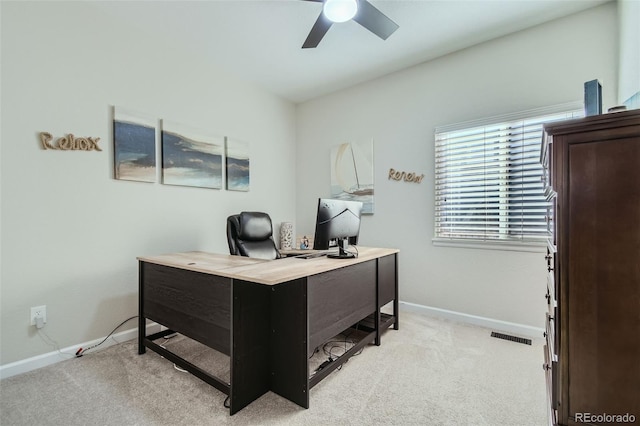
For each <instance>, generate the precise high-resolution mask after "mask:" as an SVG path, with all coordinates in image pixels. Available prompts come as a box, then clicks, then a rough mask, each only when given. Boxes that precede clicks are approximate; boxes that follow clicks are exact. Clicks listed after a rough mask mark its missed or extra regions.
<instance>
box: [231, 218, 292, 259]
mask: <svg viewBox="0 0 640 426" xmlns="http://www.w3.org/2000/svg"><path fill="white" fill-rule="evenodd" d="M272 235H273V226H272V225H271V218H270V217H269V215H268V214H266V213H262V212H242V213H240V214H236V215H232V216H229V217H228V218H227V242H228V243H229V253H231V254H232V255H238V256H247V257H255V258H259V259H279V258H280V252H279V251H278V248H277V247H276V243H275V242H274V241H273V237H272Z"/></svg>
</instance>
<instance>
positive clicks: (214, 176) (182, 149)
mask: <svg viewBox="0 0 640 426" xmlns="http://www.w3.org/2000/svg"><path fill="white" fill-rule="evenodd" d="M223 155H224V138H223V137H221V136H216V135H213V134H211V133H209V132H207V131H204V130H199V129H195V128H192V127H188V126H185V125H182V124H178V123H174V122H171V121H167V120H162V183H163V184H166V185H181V186H195V187H199V188H213V189H221V188H222V157H223Z"/></svg>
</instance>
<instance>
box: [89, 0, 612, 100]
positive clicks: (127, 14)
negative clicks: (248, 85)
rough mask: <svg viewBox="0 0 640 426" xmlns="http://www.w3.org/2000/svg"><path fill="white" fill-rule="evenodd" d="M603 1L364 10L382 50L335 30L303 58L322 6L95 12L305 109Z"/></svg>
mask: <svg viewBox="0 0 640 426" xmlns="http://www.w3.org/2000/svg"><path fill="white" fill-rule="evenodd" d="M606 1H608V0H589V1H587V0H493V1H490V0H464V1H463V0H370V3H371V4H373V5H374V6H375V7H376V8H378V9H379V10H380V11H381V12H383V13H384V14H385V15H387V16H388V17H390V18H391V19H392V20H394V21H395V22H396V23H397V24H398V25H399V26H400V28H399V29H398V30H397V31H396V32H395V33H394V34H392V35H391V37H389V38H388V39H387V40H386V41H384V40H382V39H380V38H378V37H377V36H375V35H374V34H372V33H371V32H369V31H368V30H366V29H365V28H363V27H362V26H360V25H359V24H357V23H356V22H354V21H349V22H346V23H342V24H334V25H333V26H332V27H331V28H330V29H329V31H328V33H327V34H326V35H325V37H324V39H323V40H322V42H321V43H320V45H319V46H318V47H317V48H315V49H304V50H303V49H301V46H302V43H303V42H304V40H305V38H306V37H307V34H308V33H309V30H310V29H311V27H312V26H313V24H314V22H315V21H316V19H317V17H318V15H319V14H320V13H321V10H322V5H321V4H320V3H315V2H310V1H302V0H209V1H197V2H194V1H163V2H158V1H156V2H127V3H124V2H106V3H105V4H102V5H101V6H98V7H102V8H105V11H108V13H116V14H118V15H119V19H122V20H125V21H129V22H130V23H132V24H133V23H135V25H136V26H137V27H138V28H140V29H141V30H142V31H145V32H152V33H153V36H154V37H155V38H156V39H157V40H158V41H159V42H166V43H167V44H172V43H177V45H178V46H179V48H183V49H193V51H194V52H195V53H197V54H199V55H203V57H204V58H205V59H206V60H208V61H210V62H211V63H212V64H214V65H215V66H216V67H218V68H222V69H225V70H227V71H228V72H230V73H232V74H235V75H237V76H238V77H239V78H241V79H243V80H247V81H251V82H254V83H255V84H256V85H258V86H260V87H262V88H264V89H266V90H268V91H270V92H273V93H275V94H277V95H279V96H281V97H283V98H286V99H289V100H291V101H293V102H303V101H306V100H309V99H312V98H314V97H317V96H321V95H323V94H327V93H330V92H332V91H335V90H339V89H342V88H345V87H348V86H352V85H354V84H357V83H360V82H363V81H367V80H370V79H373V78H376V77H380V76H382V75H385V74H388V73H390V72H393V71H397V70H400V69H403V68H406V67H409V66H412V65H416V64H419V63H421V62H425V61H427V60H430V59H433V58H436V57H439V56H442V55H445V54H447V53H451V52H453V51H456V50H460V49H463V48H466V47H469V46H472V45H474V44H477V43H481V42H484V41H487V40H490V39H493V38H496V37H500V36H504V35H506V34H509V33H512V32H515V31H519V30H522V29H525V28H528V27H531V26H534V25H538V24H541V23H543V22H546V21H550V20H553V19H556V18H559V17H562V16H566V15H569V14H572V13H575V12H577V11H580V10H584V9H588V8H590V7H594V6H596V5H599V4H602V3H605V2H606ZM92 4H93V5H94V6H96V3H92ZM174 46H176V45H175V44H174Z"/></svg>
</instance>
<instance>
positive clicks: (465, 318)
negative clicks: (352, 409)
mask: <svg viewBox="0 0 640 426" xmlns="http://www.w3.org/2000/svg"><path fill="white" fill-rule="evenodd" d="M399 303H400V309H401V310H406V311H411V312H417V313H421V314H424V315H428V316H431V317H436V318H444V319H448V320H452V321H456V322H462V323H466V324H473V325H478V326H481V327H485V328H489V329H492V330H495V331H502V332H508V333H511V334H514V335H517V336H525V337H532V338H542V333H543V332H544V330H543V329H542V328H538V327H532V326H529V325H523V324H517V323H513V322H507V321H501V320H496V319H492V318H485V317H479V316H476V315H470V314H465V313H462V312H455V311H449V310H447V309H440V308H434V307H431V306H424V305H418V304H415V303H409V302H403V301H400V302H399ZM400 322H402V319H401V320H400ZM160 330H161V326H160V325H159V324H156V323H151V324H147V335H149V334H153V333H157V332H159V331H160ZM137 337H138V328H137V327H136V328H132V329H130V330H125V331H122V332H120V333H116V334H114V335H113V336H111V338H110V339H107V340H106V341H105V342H104V343H103V344H102V345H100V346H99V347H98V348H96V349H95V350H102V349H106V348H108V347H109V346H113V345H116V344H118V343H121V342H124V341H127V340H132V339H135V338H137ZM103 339H104V337H103V338H101V339H96V340H93V341H90V342H85V343H79V344H77V345H72V346H69V347H66V348H64V349H60V351H59V352H58V351H53V352H49V353H46V354H42V355H38V356H34V357H32V358H27V359H24V360H21V361H16V362H12V363H10V364H6V365H1V366H0V380H1V379H6V378H8V377H11V376H15V375H17V374H22V373H26V372H28V371H32V370H36V369H38V368H42V367H46V366H47V365H52V364H55V363H58V362H60V361H64V360H66V359H71V358H73V357H74V356H75V353H76V351H77V350H78V348H86V347H89V346H92V345H95V344H97V343H100V342H101V341H102V340H103Z"/></svg>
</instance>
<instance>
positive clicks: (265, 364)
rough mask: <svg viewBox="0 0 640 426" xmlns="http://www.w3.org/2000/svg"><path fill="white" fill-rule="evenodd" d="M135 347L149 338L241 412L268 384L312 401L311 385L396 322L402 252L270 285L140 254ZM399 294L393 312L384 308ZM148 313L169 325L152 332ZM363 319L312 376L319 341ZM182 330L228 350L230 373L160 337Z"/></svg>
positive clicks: (289, 396)
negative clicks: (349, 342)
mask: <svg viewBox="0 0 640 426" xmlns="http://www.w3.org/2000/svg"><path fill="white" fill-rule="evenodd" d="M139 282H140V289H139V291H140V304H139V309H140V317H139V336H138V345H139V346H138V352H139V353H140V354H143V353H145V350H146V348H149V349H151V350H153V351H154V352H157V353H158V354H160V355H162V356H163V357H165V358H166V359H168V360H169V361H171V362H173V363H175V364H176V365H178V366H180V367H181V368H183V369H185V370H187V371H189V372H190V373H192V374H193V375H195V376H196V377H198V378H200V379H201V380H203V381H205V382H206V383H208V384H210V385H211V386H213V387H215V388H216V389H218V390H220V391H221V392H223V393H225V394H226V395H229V407H230V414H232V415H233V414H235V413H236V412H238V411H239V410H241V409H242V408H244V407H245V406H247V405H248V404H249V403H251V402H252V401H254V400H255V399H257V398H259V397H260V396H261V395H263V394H264V393H266V392H267V391H269V390H271V391H273V392H275V393H277V394H279V395H281V396H283V397H285V398H287V399H289V400H290V401H293V402H295V403H296V404H298V405H300V406H302V407H304V408H308V407H309V391H310V390H311V388H312V387H313V386H315V385H316V384H318V383H319V382H320V381H321V380H322V379H323V378H325V377H326V376H327V375H329V374H330V373H331V372H332V371H334V370H335V369H337V368H338V367H340V365H342V364H343V363H344V362H346V361H347V360H348V359H349V358H350V357H351V356H353V355H354V354H355V353H357V352H358V351H359V350H361V349H362V348H363V347H364V346H366V345H368V344H370V343H375V344H376V345H380V335H381V332H382V331H383V330H385V329H387V328H389V327H391V325H393V326H394V328H395V329H396V330H397V329H398V298H397V294H398V280H397V254H393V255H389V256H385V257H382V258H378V259H374V260H370V261H366V262H363V263H358V264H354V265H351V266H348V267H344V268H339V269H336V270H332V271H328V272H324V273H321V274H317V275H312V276H309V277H305V278H301V279H297V280H293V281H288V282H285V283H281V284H277V285H273V286H268V285H262V284H257V283H252V282H247V281H242V280H237V279H231V278H224V277H219V276H215V275H211V274H204V273H200V272H194V271H189V270H184V269H180V268H173V267H169V266H163V265H157V264H152V263H147V262H144V261H141V262H140V268H139ZM391 301H393V315H386V314H382V313H381V312H380V308H381V307H382V306H384V305H386V304H387V303H389V302H391ZM146 319H150V320H153V321H155V322H157V323H159V324H161V325H163V326H165V327H167V328H169V329H170V330H166V331H163V332H160V333H156V334H154V335H150V336H146V335H145V334H146V333H145V329H146V327H145V323H146ZM354 325H357V327H358V329H360V330H366V331H368V334H366V335H365V336H364V338H362V339H361V340H359V341H358V342H357V343H356V345H355V346H354V347H352V348H351V349H349V350H348V351H347V352H346V353H345V354H343V355H342V356H341V357H340V358H338V359H337V360H336V361H334V362H332V363H330V364H329V365H328V366H327V367H325V368H323V369H322V370H320V371H319V372H317V373H315V374H314V375H313V376H310V372H309V365H308V359H309V357H310V356H311V355H312V354H313V352H314V350H315V348H316V347H318V346H320V345H322V344H323V343H324V342H326V341H327V340H329V339H330V338H332V337H333V336H335V335H337V334H339V333H341V332H342V331H344V330H346V329H348V328H350V327H351V326H354ZM173 332H178V333H180V334H183V335H185V336H187V337H189V338H192V339H194V340H197V341H199V342H200V343H203V344H205V345H207V346H209V347H211V348H213V349H215V350H217V351H220V352H222V353H224V354H226V355H229V356H230V360H231V372H230V380H229V382H226V381H223V380H221V379H219V378H218V377H216V376H214V375H211V374H209V373H207V372H206V371H204V370H202V369H201V368H199V367H198V366H196V365H193V364H192V363H190V362H189V361H187V360H185V359H184V358H181V357H179V356H178V355H176V354H173V353H172V352H170V351H169V350H167V349H164V348H162V347H160V346H159V345H158V344H156V343H154V342H153V340H154V339H158V338H160V337H163V336H165V335H168V334H171V333H173Z"/></svg>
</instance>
